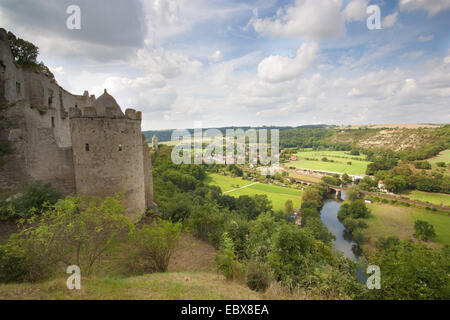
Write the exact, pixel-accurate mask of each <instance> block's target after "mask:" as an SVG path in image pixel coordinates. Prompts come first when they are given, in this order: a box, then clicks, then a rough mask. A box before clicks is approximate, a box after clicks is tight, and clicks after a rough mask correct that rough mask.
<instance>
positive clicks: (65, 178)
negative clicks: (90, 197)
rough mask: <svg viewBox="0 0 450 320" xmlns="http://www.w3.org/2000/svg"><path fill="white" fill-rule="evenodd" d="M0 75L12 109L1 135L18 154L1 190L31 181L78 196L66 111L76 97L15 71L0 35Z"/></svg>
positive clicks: (1, 177)
mask: <svg viewBox="0 0 450 320" xmlns="http://www.w3.org/2000/svg"><path fill="white" fill-rule="evenodd" d="M0 73H1V76H0V77H1V79H0V81H2V86H3V90H4V93H5V98H6V99H7V100H8V102H9V103H10V105H11V106H10V107H9V108H8V110H7V112H6V118H7V126H6V128H3V129H2V130H1V133H0V134H1V135H2V137H3V138H6V139H7V140H9V141H10V143H11V145H12V147H13V150H14V153H13V154H12V155H8V156H7V157H5V160H6V163H5V165H4V166H3V167H2V169H1V170H0V188H1V189H8V190H16V189H17V188H18V187H20V185H22V184H24V183H26V182H28V181H30V180H41V181H43V182H45V183H50V184H52V186H53V187H54V188H56V189H58V190H59V191H60V192H62V193H63V194H69V193H72V192H74V191H75V181H74V170H73V157H72V147H71V138H70V125H69V117H68V112H67V110H68V107H72V106H74V105H75V101H76V98H75V96H73V95H71V94H70V93H68V92H66V91H65V90H63V89H62V88H61V87H59V86H58V84H57V83H56V82H54V81H51V80H50V79H49V78H48V77H46V76H45V75H43V74H39V73H35V72H31V71H27V70H23V69H21V68H18V67H16V65H15V64H14V62H13V57H12V55H11V51H10V49H9V45H8V42H7V41H6V40H5V35H4V34H3V33H2V32H1V30H0Z"/></svg>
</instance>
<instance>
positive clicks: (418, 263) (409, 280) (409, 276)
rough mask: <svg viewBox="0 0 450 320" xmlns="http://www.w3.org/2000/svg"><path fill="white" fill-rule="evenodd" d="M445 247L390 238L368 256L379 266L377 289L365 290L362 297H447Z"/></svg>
mask: <svg viewBox="0 0 450 320" xmlns="http://www.w3.org/2000/svg"><path fill="white" fill-rule="evenodd" d="M445 250H446V248H444V249H443V250H442V251H439V250H437V249H429V248H427V247H426V246H425V245H423V244H418V245H416V244H414V243H412V242H411V241H402V242H399V241H397V240H394V241H391V242H390V243H389V244H388V246H387V247H386V249H378V250H375V251H374V252H373V253H372V254H370V256H368V260H369V261H370V264H372V265H377V266H379V267H380V269H381V289H379V290H367V291H366V294H365V295H366V296H365V297H364V298H366V299H387V300H397V299H401V300H408V299H412V300H417V299H422V300H423V299H444V300H446V299H449V298H450V294H449V284H450V280H449V277H448V263H449V260H448V259H449V255H448V252H447V253H446V251H445Z"/></svg>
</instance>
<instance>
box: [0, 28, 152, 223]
mask: <svg viewBox="0 0 450 320" xmlns="http://www.w3.org/2000/svg"><path fill="white" fill-rule="evenodd" d="M0 95H2V96H4V97H5V98H6V99H7V101H8V102H9V103H10V104H11V107H10V108H8V109H7V111H6V118H7V120H8V127H7V128H3V129H1V130H0V135H1V136H2V137H4V138H6V139H8V140H9V141H10V143H11V144H12V146H13V149H14V153H13V154H12V155H8V156H6V157H5V160H6V163H5V165H4V166H3V168H2V169H1V171H0V188H2V189H10V190H13V191H14V190H17V188H18V187H20V185H22V184H24V183H27V182H28V181H31V180H41V181H43V182H45V183H50V184H52V185H53V187H55V188H56V189H58V190H59V191H60V192H61V193H63V194H64V195H68V194H74V193H80V194H87V195H92V196H99V197H104V196H109V195H113V194H116V193H122V194H124V195H125V205H126V207H127V214H128V215H129V216H130V217H131V218H132V219H134V220H137V219H138V217H139V216H140V215H142V214H143V213H144V212H145V210H146V208H148V207H153V206H154V203H153V179H152V172H151V159H150V156H149V148H148V145H147V142H146V140H145V137H144V136H143V134H142V132H141V121H142V113H141V112H139V111H136V110H135V109H131V108H130V109H126V111H125V113H123V112H122V109H121V108H120V106H119V105H118V103H117V102H116V100H115V99H114V97H112V96H111V95H110V94H109V93H108V92H107V90H106V89H105V91H104V93H103V94H102V95H101V96H99V97H98V98H96V97H95V96H94V95H90V94H89V92H88V91H85V92H84V93H83V95H74V94H71V93H70V92H67V91H66V90H64V89H63V88H61V87H60V86H59V85H58V84H57V83H56V82H55V81H54V80H52V79H50V78H48V77H47V76H46V75H44V74H41V73H38V72H34V71H30V70H27V69H24V68H21V67H19V66H17V65H16V64H15V62H14V59H13V55H12V53H11V49H10V46H9V42H8V38H7V33H6V31H5V30H4V29H0Z"/></svg>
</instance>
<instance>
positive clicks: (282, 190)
mask: <svg viewBox="0 0 450 320" xmlns="http://www.w3.org/2000/svg"><path fill="white" fill-rule="evenodd" d="M206 181H207V183H209V184H211V185H216V186H219V187H220V188H221V189H222V192H227V191H228V192H227V195H229V196H233V197H239V196H242V195H248V196H253V195H256V194H265V195H267V197H268V198H269V200H270V201H272V205H273V209H274V210H284V204H285V203H286V201H287V200H292V201H293V203H294V208H299V207H300V200H301V196H302V192H301V191H300V190H296V189H291V188H286V187H280V186H275V185H267V184H262V183H258V184H253V182H252V181H248V180H243V179H242V178H233V177H229V176H222V175H220V174H210V175H209V176H208V178H207V180H206ZM246 186H248V187H246ZM242 187H244V188H242ZM237 188H242V189H238V190H234V189H237ZM232 190H234V191H232Z"/></svg>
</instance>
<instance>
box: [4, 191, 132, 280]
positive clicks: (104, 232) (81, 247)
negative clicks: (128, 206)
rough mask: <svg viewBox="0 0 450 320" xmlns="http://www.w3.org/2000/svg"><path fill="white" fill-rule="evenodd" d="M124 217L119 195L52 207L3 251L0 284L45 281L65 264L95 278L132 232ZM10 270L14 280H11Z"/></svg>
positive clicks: (68, 200)
mask: <svg viewBox="0 0 450 320" xmlns="http://www.w3.org/2000/svg"><path fill="white" fill-rule="evenodd" d="M124 212H125V208H124V206H123V205H122V199H121V197H120V196H119V195H117V196H114V197H106V198H104V199H100V198H96V197H72V196H70V197H67V198H66V199H64V200H59V201H58V202H57V203H56V204H55V205H48V206H47V207H45V210H43V212H42V214H41V215H34V216H32V217H31V218H30V219H29V220H28V221H27V224H26V225H25V228H24V229H23V230H22V231H21V232H20V233H19V234H14V235H12V236H11V237H10V238H9V240H8V242H7V243H6V244H5V245H3V246H0V281H15V282H21V281H38V280H43V279H46V278H48V277H49V276H51V275H52V274H54V272H55V271H56V270H57V269H58V267H61V264H62V265H65V266H68V265H73V264H75V265H77V266H79V267H80V268H81V270H83V273H84V274H85V275H90V274H91V272H92V271H93V270H94V266H95V264H96V263H97V262H98V260H99V259H100V258H101V257H103V256H104V255H105V254H106V253H107V252H109V251H110V250H111V249H112V248H113V247H114V246H115V245H116V244H118V243H119V240H120V237H121V236H122V235H127V233H128V232H130V230H132V229H133V226H132V224H131V223H130V221H128V219H127V218H126V217H125V215H124ZM11 265H15V271H14V273H13V275H10V274H8V272H9V271H11V268H10V267H8V266H11ZM5 267H6V268H5ZM8 270H9V271H8Z"/></svg>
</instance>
